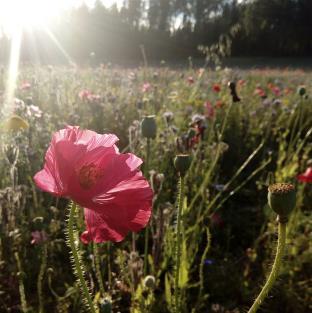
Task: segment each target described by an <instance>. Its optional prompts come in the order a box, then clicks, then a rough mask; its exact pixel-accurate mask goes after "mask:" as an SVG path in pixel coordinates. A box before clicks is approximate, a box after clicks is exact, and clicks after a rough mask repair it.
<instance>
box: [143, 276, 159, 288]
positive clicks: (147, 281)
mask: <svg viewBox="0 0 312 313" xmlns="http://www.w3.org/2000/svg"><path fill="white" fill-rule="evenodd" d="M143 284H144V287H146V288H149V289H154V288H155V286H156V281H155V277H154V276H152V275H148V276H146V277H145V278H144V281H143Z"/></svg>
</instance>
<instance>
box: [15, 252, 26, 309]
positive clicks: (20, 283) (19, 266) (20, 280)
mask: <svg viewBox="0 0 312 313" xmlns="http://www.w3.org/2000/svg"><path fill="white" fill-rule="evenodd" d="M14 256H15V260H16V263H17V269H18V288H19V294H20V300H21V306H22V312H23V313H26V312H28V309H27V302H26V295H25V287H24V281H23V274H24V272H23V270H22V264H21V260H20V258H19V255H18V252H15V253H14Z"/></svg>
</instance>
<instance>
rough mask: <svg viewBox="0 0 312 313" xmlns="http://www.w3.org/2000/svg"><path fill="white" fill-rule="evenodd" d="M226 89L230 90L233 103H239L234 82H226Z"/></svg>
mask: <svg viewBox="0 0 312 313" xmlns="http://www.w3.org/2000/svg"><path fill="white" fill-rule="evenodd" d="M228 87H229V88H230V91H231V96H232V100H233V102H239V101H240V98H239V97H238V95H237V92H236V84H235V82H228Z"/></svg>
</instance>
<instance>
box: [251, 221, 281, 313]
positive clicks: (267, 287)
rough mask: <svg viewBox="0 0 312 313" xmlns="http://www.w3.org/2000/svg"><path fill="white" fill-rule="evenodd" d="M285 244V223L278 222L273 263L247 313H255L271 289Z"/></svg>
mask: <svg viewBox="0 0 312 313" xmlns="http://www.w3.org/2000/svg"><path fill="white" fill-rule="evenodd" d="M285 246H286V223H279V224H278V243H277V251H276V256H275V260H274V263H273V267H272V270H271V273H270V275H269V277H268V279H267V281H266V283H265V285H264V286H263V288H262V290H261V292H260V294H259V296H258V297H257V298H256V300H255V302H254V303H253V305H252V307H251V308H250V309H249V311H248V313H256V312H257V310H258V308H259V307H260V305H261V304H262V303H263V301H264V299H265V298H266V297H267V295H268V293H269V291H270V290H271V288H272V286H273V285H274V282H275V281H276V278H277V276H278V272H279V269H280V267H281V264H282V258H283V255H284V251H285Z"/></svg>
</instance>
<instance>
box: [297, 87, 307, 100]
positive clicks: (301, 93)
mask: <svg viewBox="0 0 312 313" xmlns="http://www.w3.org/2000/svg"><path fill="white" fill-rule="evenodd" d="M297 92H298V95H299V96H301V97H303V96H304V95H305V94H306V88H305V86H299V87H298V90H297Z"/></svg>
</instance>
